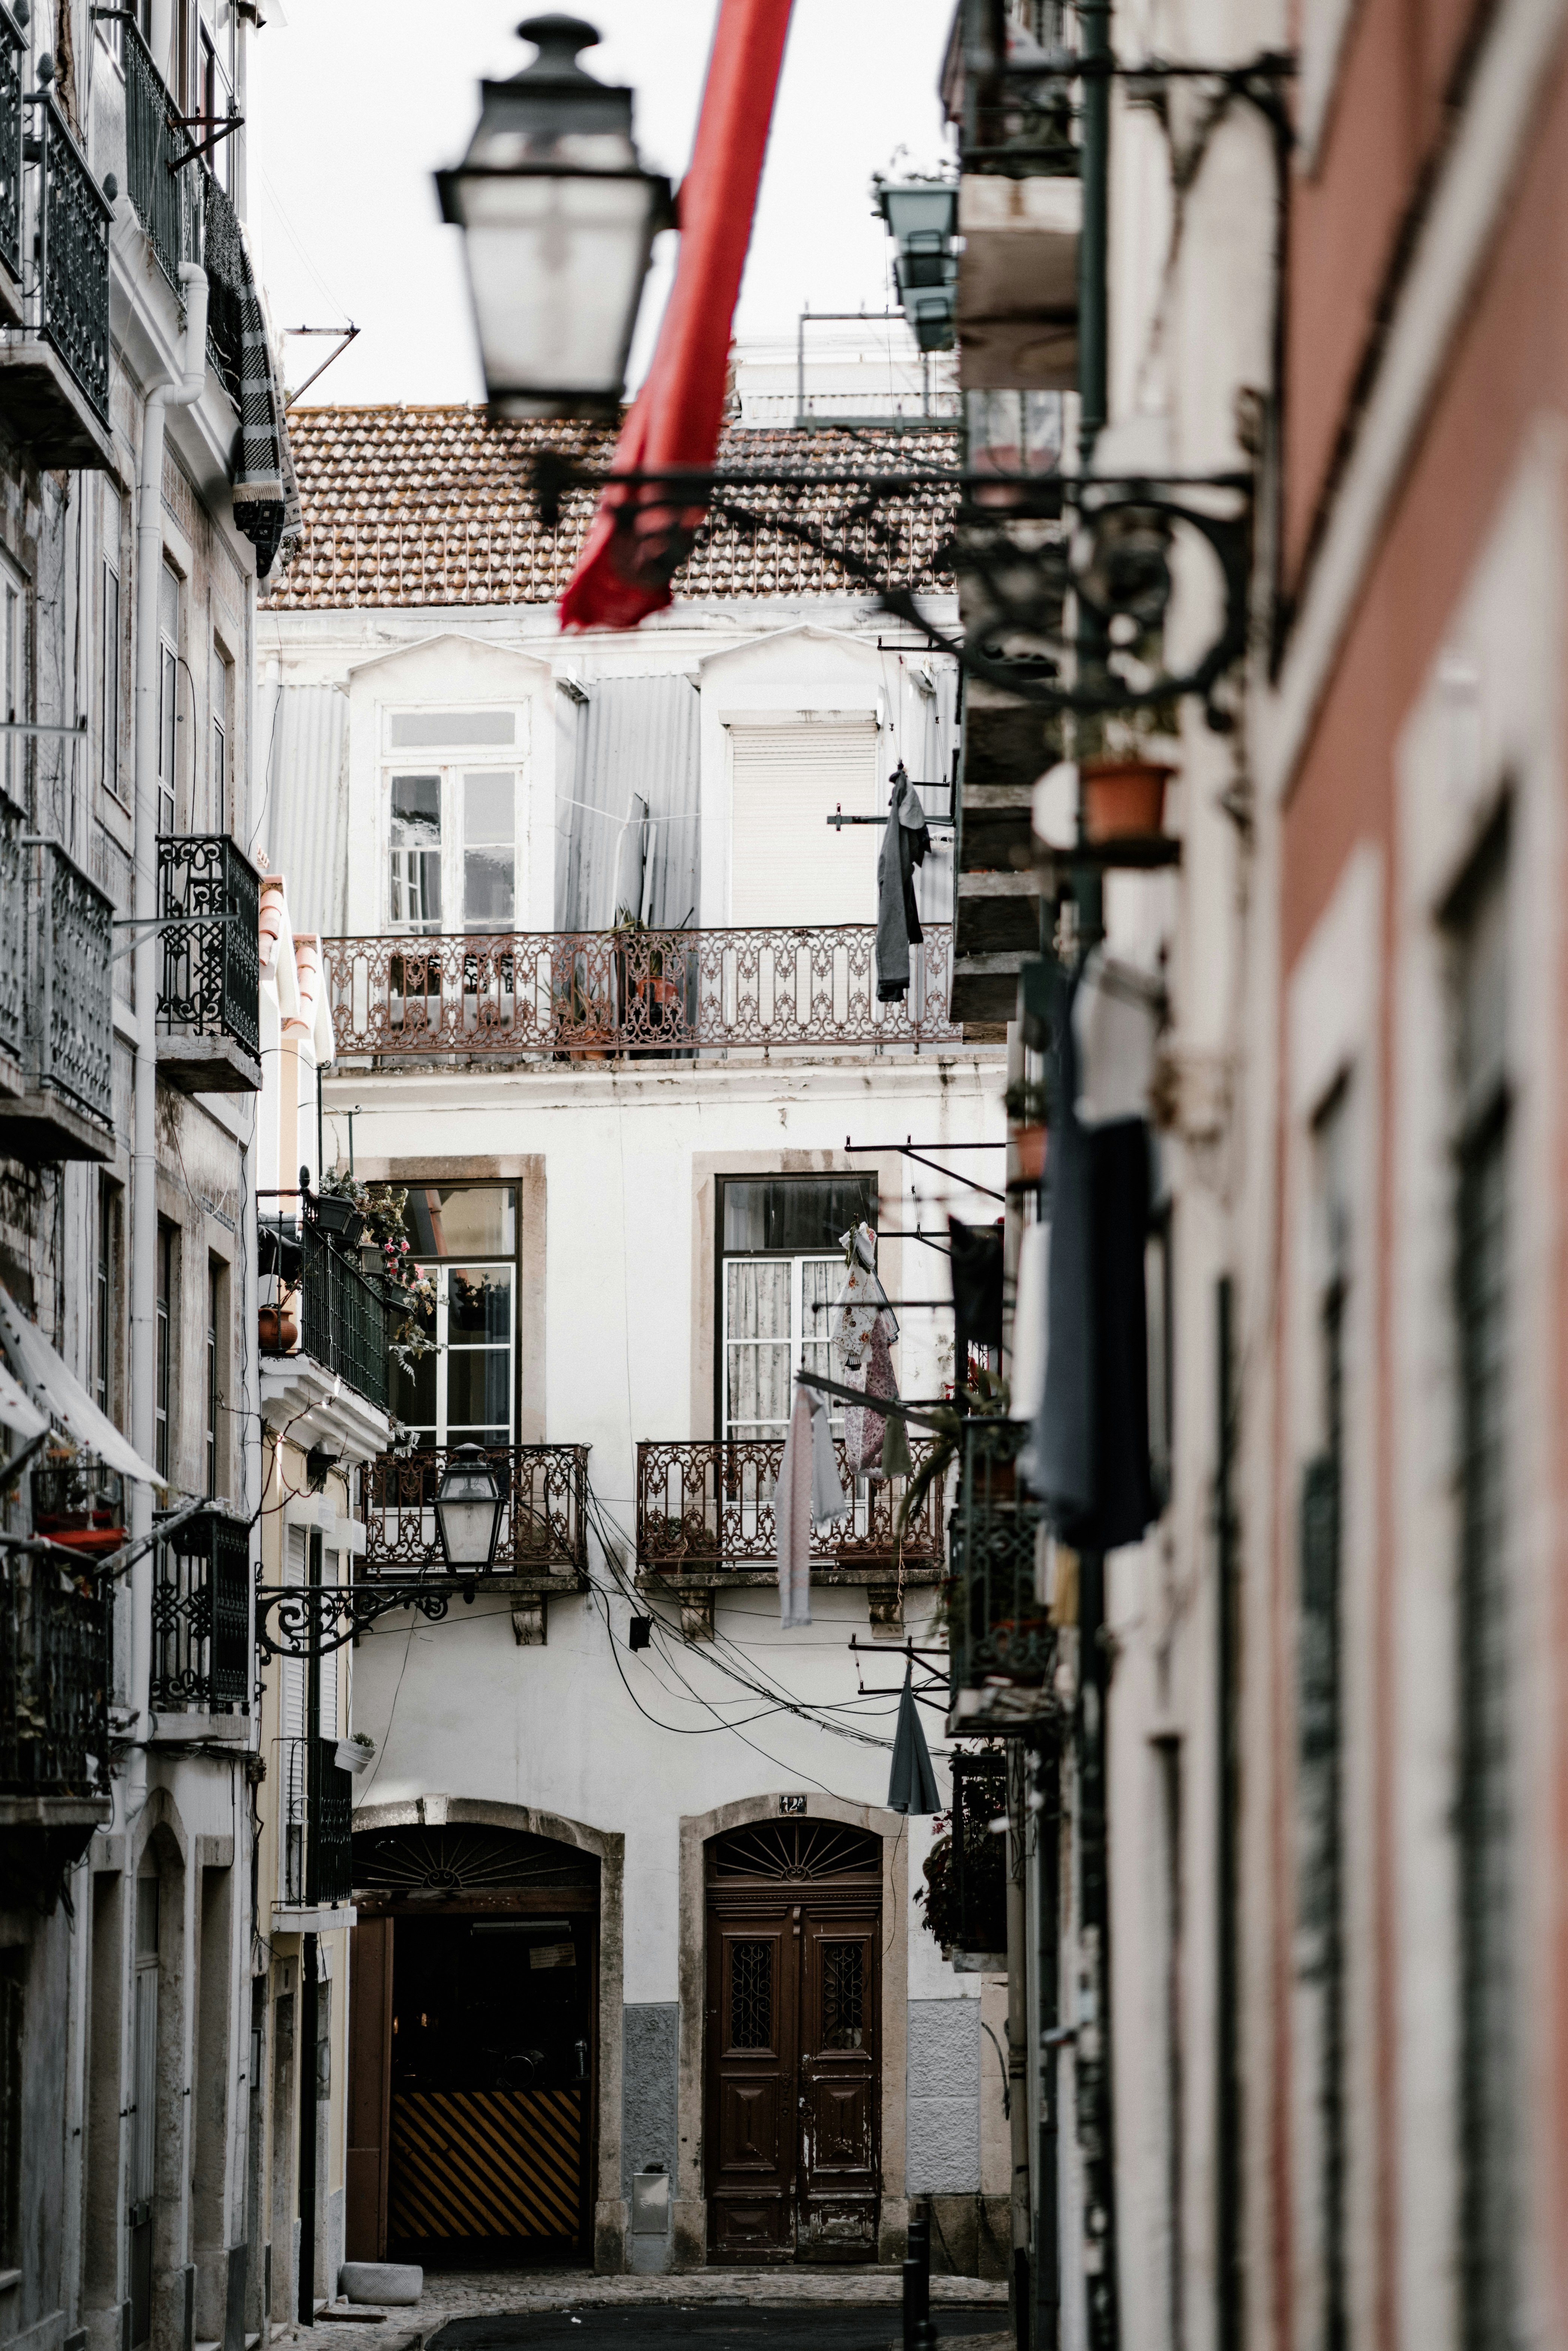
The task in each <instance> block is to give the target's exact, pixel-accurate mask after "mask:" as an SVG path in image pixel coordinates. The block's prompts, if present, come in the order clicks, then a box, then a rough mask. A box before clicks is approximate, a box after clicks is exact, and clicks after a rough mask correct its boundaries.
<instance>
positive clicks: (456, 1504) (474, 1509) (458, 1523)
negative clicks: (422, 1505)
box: [436, 1494, 496, 1567]
mask: <svg viewBox="0 0 1568 2351" xmlns="http://www.w3.org/2000/svg"><path fill="white" fill-rule="evenodd" d="M436 1508H437V1510H439V1511H440V1513H441V1525H442V1531H443V1533H444V1536H445V1538H446V1556H447V1558H448V1559H449V1560H450V1561H451V1562H452V1564H453V1566H454V1567H484V1566H486V1565H487V1564H488V1562H489V1558H490V1530H491V1528H492V1527H493V1526H494V1525H495V1523H496V1504H495V1500H494V1499H493V1497H491V1496H490V1495H488V1494H486V1496H485V1497H484V1498H483V1499H479V1498H477V1497H476V1498H475V1499H472V1500H468V1501H460V1500H457V1499H455V1498H454V1497H452V1496H450V1495H443V1496H442V1497H441V1499H440V1500H439V1501H438V1503H437V1504H436Z"/></svg>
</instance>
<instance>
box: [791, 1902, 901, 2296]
mask: <svg viewBox="0 0 1568 2351" xmlns="http://www.w3.org/2000/svg"><path fill="white" fill-rule="evenodd" d="M877 1949H878V1938H877V1917H876V1912H875V1911H874V1910H873V1909H867V1910H863V1911H834V1912H831V1913H829V1914H827V1915H823V1914H822V1913H821V1912H819V1913H817V1914H816V1915H814V1916H813V1915H812V1914H811V1913H810V1912H808V1914H807V1917H806V1919H805V1922H804V1932H803V1936H802V1941H801V1985H800V2122H801V2130H800V2142H801V2143H800V2250H801V2251H802V2252H805V2253H809V2254H810V2256H811V2257H812V2258H814V2259H816V2260H834V2259H856V2258H864V2257H867V2256H869V2255H870V2254H872V2253H873V2252H874V2251H875V2248H876V2208H877V2184H878V2183H877V2171H878V2167H877V2147H876V2097H877V2089H878V2085H879V2083H880V2078H881V2070H882V2069H881V2064H880V2044H881V2034H880V2032H878V2030H877V2025H878V2019H877V2015H876V1987H877V1971H876V1959H877Z"/></svg>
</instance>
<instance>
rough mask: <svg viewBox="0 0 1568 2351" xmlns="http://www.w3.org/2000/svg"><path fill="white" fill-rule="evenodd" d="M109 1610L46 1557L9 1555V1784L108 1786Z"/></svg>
mask: <svg viewBox="0 0 1568 2351" xmlns="http://www.w3.org/2000/svg"><path fill="white" fill-rule="evenodd" d="M110 1621H111V1620H110V1609H109V1606H108V1604H107V1603H106V1602H105V1600H104V1599H103V1597H102V1596H101V1595H100V1594H99V1593H97V1592H93V1591H87V1590H84V1589H83V1588H82V1586H81V1585H80V1584H79V1583H78V1582H77V1581H76V1579H75V1578H74V1577H72V1576H70V1575H68V1574H63V1573H61V1572H60V1570H59V1569H58V1568H57V1567H56V1566H54V1565H53V1564H52V1562H49V1561H47V1560H45V1559H41V1558H27V1557H26V1556H23V1557H17V1556H16V1554H15V1553H13V1554H11V1555H10V1556H9V1557H7V1558H5V1559H3V1560H0V1790H3V1791H4V1792H5V1793H6V1794H8V1795H27V1796H78V1797H93V1796H99V1795H106V1794H107V1793H108V1791H109V1683H110Z"/></svg>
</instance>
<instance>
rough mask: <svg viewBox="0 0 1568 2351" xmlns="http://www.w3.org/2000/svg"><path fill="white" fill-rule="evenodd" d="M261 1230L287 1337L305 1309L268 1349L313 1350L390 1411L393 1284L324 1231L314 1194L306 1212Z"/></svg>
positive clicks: (271, 1220)
mask: <svg viewBox="0 0 1568 2351" xmlns="http://www.w3.org/2000/svg"><path fill="white" fill-rule="evenodd" d="M259 1230H260V1243H261V1257H262V1263H263V1267H264V1270H266V1271H267V1272H268V1273H269V1274H272V1275H274V1276H276V1278H277V1283H278V1287H279V1292H280V1295H279V1301H278V1305H277V1310H276V1311H277V1314H278V1318H279V1327H278V1335H279V1337H281V1335H282V1332H281V1325H282V1322H283V1320H284V1318H286V1317H287V1316H288V1315H289V1314H290V1313H291V1311H293V1310H294V1308H295V1307H296V1305H297V1306H298V1337H297V1338H296V1339H294V1340H293V1341H291V1342H289V1343H288V1344H287V1345H286V1346H281V1345H280V1346H277V1347H274V1346H272V1345H270V1344H269V1345H268V1346H267V1353H280V1354H296V1353H298V1354H305V1355H313V1356H314V1357H315V1358H316V1361H317V1362H318V1363H319V1364H326V1365H327V1367H328V1369H329V1371H334V1372H337V1373H339V1374H341V1376H342V1377H343V1378H344V1379H346V1380H347V1381H348V1383H349V1385H350V1387H351V1388H355V1389H357V1390H358V1392H359V1394H360V1395H362V1396H363V1397H364V1398H365V1400H366V1401H367V1403H370V1404H373V1405H377V1406H378V1407H379V1408H380V1409H381V1410H382V1412H384V1411H385V1410H386V1408H387V1399H388V1395H389V1392H390V1391H389V1387H388V1371H387V1349H388V1347H389V1345H390V1343H391V1338H392V1309H391V1307H390V1306H389V1303H388V1300H387V1295H386V1290H385V1286H384V1285H383V1284H382V1282H381V1281H380V1280H375V1279H373V1278H371V1276H369V1275H367V1274H365V1273H363V1272H361V1270H360V1267H359V1266H358V1264H357V1263H356V1262H355V1260H354V1259H352V1258H351V1257H350V1256H349V1254H348V1253H347V1251H346V1250H344V1249H340V1248H339V1247H338V1246H337V1244H336V1243H335V1242H334V1240H333V1239H332V1238H331V1236H330V1235H329V1233H327V1232H325V1231H323V1229H322V1228H321V1227H320V1226H319V1224H318V1223H317V1221H316V1213H315V1207H314V1202H313V1200H310V1199H308V1200H307V1202H306V1207H305V1214H304V1217H303V1218H302V1219H301V1218H298V1217H262V1218H260V1219H259ZM269 1311H270V1310H269Z"/></svg>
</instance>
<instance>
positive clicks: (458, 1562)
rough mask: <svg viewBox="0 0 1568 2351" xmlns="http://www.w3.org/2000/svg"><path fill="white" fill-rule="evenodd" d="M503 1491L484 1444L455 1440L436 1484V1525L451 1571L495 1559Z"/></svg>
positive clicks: (490, 1563)
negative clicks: (438, 1483) (471, 1443)
mask: <svg viewBox="0 0 1568 2351" xmlns="http://www.w3.org/2000/svg"><path fill="white" fill-rule="evenodd" d="M506 1501H507V1497H506V1492H505V1489H504V1488H503V1487H502V1485H501V1481H500V1479H498V1478H497V1475H496V1473H495V1471H494V1469H493V1468H491V1467H490V1463H489V1461H488V1459H487V1458H486V1453H485V1448H484V1447H483V1446H482V1445H459V1446H455V1447H454V1448H453V1450H452V1452H451V1453H450V1454H448V1456H447V1459H446V1467H445V1468H444V1470H443V1472H442V1475H441V1483H440V1485H439V1486H438V1487H437V1488H436V1489H435V1528H436V1532H437V1534H438V1535H439V1536H440V1538H441V1549H442V1553H443V1555H444V1558H445V1561H446V1564H447V1566H448V1568H450V1569H451V1571H452V1572H453V1573H454V1574H459V1575H465V1574H473V1573H477V1572H478V1571H479V1570H481V1569H484V1568H487V1567H491V1566H493V1565H494V1564H495V1559H496V1545H497V1542H498V1541H500V1539H501V1512H502V1510H504V1509H505V1508H506Z"/></svg>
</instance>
